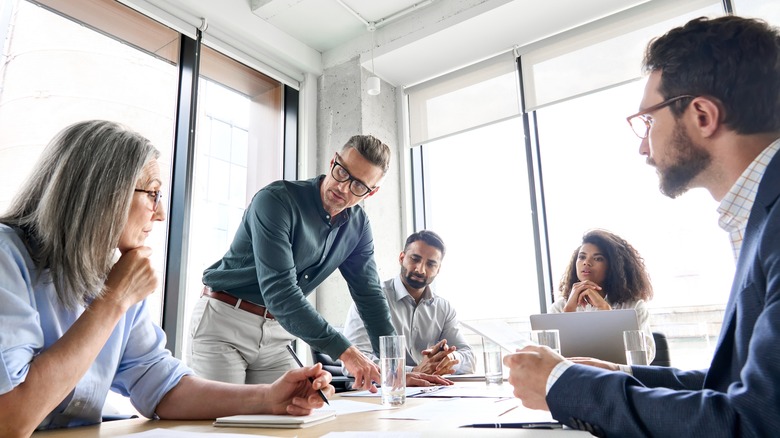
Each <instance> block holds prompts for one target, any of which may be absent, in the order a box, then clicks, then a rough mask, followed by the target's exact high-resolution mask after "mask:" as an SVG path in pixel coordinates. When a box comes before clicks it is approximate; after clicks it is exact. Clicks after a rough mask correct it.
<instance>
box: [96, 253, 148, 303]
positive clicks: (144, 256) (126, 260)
mask: <svg viewBox="0 0 780 438" xmlns="http://www.w3.org/2000/svg"><path fill="white" fill-rule="evenodd" d="M151 255H152V249H151V248H149V247H148V246H141V247H138V248H133V249H131V250H129V251H126V252H125V253H124V254H122V256H121V257H120V258H119V260H118V261H117V262H116V263H115V264H114V266H113V267H112V268H111V272H109V274H108V278H107V279H106V287H105V291H104V294H103V296H102V297H101V298H102V300H103V301H106V302H113V303H116V304H118V305H119V306H120V308H121V309H123V311H126V310H127V309H129V308H130V307H131V306H133V305H134V304H136V303H138V302H140V301H141V300H143V299H144V298H146V297H147V296H149V295H151V294H152V292H154V290H155V289H157V284H158V278H157V273H156V272H155V270H154V268H153V267H152V262H151V260H150V259H149V257H151Z"/></svg>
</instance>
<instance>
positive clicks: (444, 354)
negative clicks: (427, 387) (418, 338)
mask: <svg viewBox="0 0 780 438" xmlns="http://www.w3.org/2000/svg"><path fill="white" fill-rule="evenodd" d="M455 350H457V347H455V346H447V340H446V339H442V340H441V341H439V342H437V343H436V344H435V345H434V346H432V347H431V348H429V349H426V350H423V351H422V355H423V360H422V362H421V363H420V364H419V365H417V366H416V367H414V371H418V372H422V373H427V374H434V375H437V376H441V375H445V374H452V373H453V372H454V371H455V369H454V367H455V365H457V364H458V363H459V361H458V360H457V359H455V358H454V357H453V356H451V354H450V353H452V352H454V351H455Z"/></svg>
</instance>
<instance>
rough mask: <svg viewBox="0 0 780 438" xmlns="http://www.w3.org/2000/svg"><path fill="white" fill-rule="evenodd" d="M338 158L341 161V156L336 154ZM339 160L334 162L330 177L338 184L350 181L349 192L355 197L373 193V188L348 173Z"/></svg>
mask: <svg viewBox="0 0 780 438" xmlns="http://www.w3.org/2000/svg"><path fill="white" fill-rule="evenodd" d="M336 158H338V159H341V157H340V156H339V154H336ZM338 159H334V160H333V167H331V168H330V175H331V176H332V177H333V179H335V180H336V181H338V182H345V181H349V191H350V192H352V194H353V195H355V196H360V197H362V196H366V195H367V194H369V192H371V190H372V188H370V187H368V186H367V185H365V184H364V183H363V182H362V181H360V180H358V179H355V177H353V176H352V175H350V174H349V172H347V169H345V168H344V166H342V165H341V163H339V161H338Z"/></svg>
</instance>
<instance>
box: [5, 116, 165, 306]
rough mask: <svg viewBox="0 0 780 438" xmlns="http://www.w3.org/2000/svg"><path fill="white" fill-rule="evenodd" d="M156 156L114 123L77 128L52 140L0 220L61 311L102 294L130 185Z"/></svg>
mask: <svg viewBox="0 0 780 438" xmlns="http://www.w3.org/2000/svg"><path fill="white" fill-rule="evenodd" d="M158 156H159V152H158V151H157V150H156V149H155V148H154V146H152V144H151V143H150V142H149V140H147V139H146V138H144V137H143V136H141V135H140V134H138V133H136V132H134V131H131V130H129V129H127V128H125V127H124V126H122V125H119V124H117V123H114V122H109V121H104V120H91V121H85V122H79V123H75V124H73V125H71V126H68V127H67V128H65V129H63V130H62V131H60V132H59V133H58V134H57V135H56V136H55V137H54V138H53V139H52V141H51V142H50V143H49V145H48V146H47V147H46V149H45V150H44V151H43V153H42V155H41V157H40V158H39V160H38V163H37V164H36V165H35V168H34V170H33V173H32V175H30V177H29V178H28V180H27V181H26V182H25V184H24V185H23V186H22V189H21V191H20V192H19V193H18V194H17V195H16V197H15V198H14V200H13V202H12V203H11V207H10V208H9V210H8V211H7V212H6V214H5V215H3V216H2V217H0V222H2V223H4V224H6V225H9V226H11V227H14V228H16V229H17V230H20V231H21V233H22V235H23V237H24V240H25V242H26V243H27V245H28V248H30V250H31V252H30V255H31V257H32V258H33V260H34V261H35V264H36V266H37V267H38V268H39V269H40V270H44V269H48V270H49V272H50V275H51V281H52V282H53V283H54V286H55V289H56V290H57V295H58V296H59V299H60V300H61V301H62V303H63V304H64V305H65V306H67V307H69V308H75V307H76V306H78V305H83V304H85V303H86V302H87V301H88V300H89V299H92V298H95V297H97V296H99V295H100V294H101V293H102V291H103V287H104V283H105V280H106V278H107V276H108V273H109V271H110V270H111V266H112V262H113V256H114V254H115V250H116V247H117V245H118V243H119V237H120V235H121V234H122V230H123V229H124V227H125V224H126V223H127V216H128V213H129V211H130V203H131V200H132V196H133V190H134V189H135V184H136V181H137V180H138V178H139V177H140V175H141V172H142V170H143V168H144V166H145V165H146V163H148V162H149V161H151V160H152V159H155V158H157V157H158ZM47 281H48V280H47Z"/></svg>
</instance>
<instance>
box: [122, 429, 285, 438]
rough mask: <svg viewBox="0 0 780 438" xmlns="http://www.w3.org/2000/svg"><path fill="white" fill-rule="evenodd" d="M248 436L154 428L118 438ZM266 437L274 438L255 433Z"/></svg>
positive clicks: (244, 436)
mask: <svg viewBox="0 0 780 438" xmlns="http://www.w3.org/2000/svg"><path fill="white" fill-rule="evenodd" d="M205 436H208V437H209V438H246V435H242V434H237V433H211V432H208V433H205V432H184V431H180V430H171V429H152V430H147V431H145V432H138V433H131V434H129V435H120V436H117V437H116V438H202V437H205ZM254 436H259V437H265V438H273V437H271V436H269V435H254Z"/></svg>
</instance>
